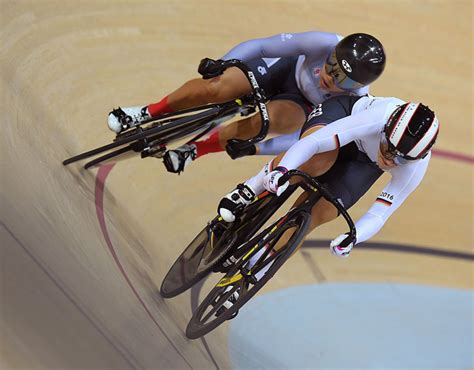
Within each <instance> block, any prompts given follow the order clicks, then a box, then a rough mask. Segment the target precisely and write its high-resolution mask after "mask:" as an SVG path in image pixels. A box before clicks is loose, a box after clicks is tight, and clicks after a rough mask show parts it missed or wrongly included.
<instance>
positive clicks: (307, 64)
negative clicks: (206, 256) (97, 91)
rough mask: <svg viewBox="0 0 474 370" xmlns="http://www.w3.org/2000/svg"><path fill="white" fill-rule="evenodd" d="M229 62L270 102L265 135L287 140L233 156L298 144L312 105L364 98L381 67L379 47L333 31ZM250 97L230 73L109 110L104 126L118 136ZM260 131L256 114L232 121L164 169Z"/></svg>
mask: <svg viewBox="0 0 474 370" xmlns="http://www.w3.org/2000/svg"><path fill="white" fill-rule="evenodd" d="M233 58H237V59H241V60H242V61H244V62H245V63H246V64H248V65H249V67H250V68H251V70H252V71H253V72H254V74H255V76H256V77H257V80H258V82H259V84H260V85H261V87H263V88H264V90H265V91H266V94H267V96H268V97H269V100H270V103H269V104H268V112H269V115H270V133H277V134H290V135H289V136H285V137H283V138H281V139H277V141H276V142H275V140H274V141H271V142H270V143H264V144H260V145H259V147H258V148H253V149H252V148H251V149H250V152H246V153H238V156H243V155H249V154H255V151H258V152H259V153H261V154H270V153H274V152H275V151H281V150H283V149H284V148H286V147H288V146H289V145H290V144H291V143H293V142H295V140H297V138H298V131H299V129H300V128H301V126H302V125H303V123H304V121H305V120H306V118H307V115H308V113H309V112H310V111H311V109H312V107H311V106H312V105H315V104H319V103H321V102H323V101H324V100H326V99H328V98H330V97H332V96H335V95H340V94H348V93H350V94H353V95H364V94H366V93H367V92H368V87H367V85H368V84H369V83H371V82H372V81H374V80H375V79H376V78H377V77H378V76H379V75H380V74H381V73H382V71H383V69H384V66H385V53H384V50H383V47H382V44H381V43H380V42H379V41H378V40H377V39H375V38H374V37H373V36H370V35H366V34H353V35H349V36H347V37H346V38H344V39H342V40H341V37H340V36H338V35H336V34H334V33H326V32H316V31H314V32H304V33H295V34H289V33H284V34H280V35H275V36H272V37H269V38H263V39H258V40H250V41H247V42H244V43H242V44H240V45H238V46H237V47H235V48H234V49H232V50H231V51H229V52H228V53H227V54H226V55H224V56H223V57H222V59H225V60H228V59H233ZM250 91H251V88H250V84H249V83H248V81H247V79H246V77H245V75H244V74H243V73H242V71H240V70H238V69H237V68H235V67H234V68H229V69H228V70H226V71H225V72H224V73H223V74H222V75H221V76H218V77H215V78H212V79H209V80H203V79H195V80H191V81H188V82H187V83H185V84H184V85H183V86H182V87H181V88H179V89H178V90H176V91H175V92H173V93H172V94H170V95H168V96H167V97H165V98H164V99H163V100H161V101H160V102H158V103H156V104H149V105H147V106H144V107H131V108H123V109H118V110H114V111H113V112H111V114H110V115H109V122H108V123H109V127H110V128H111V129H112V130H114V131H115V132H117V133H118V132H120V131H121V130H122V129H123V128H127V127H128V126H133V125H135V124H139V123H140V122H141V121H143V119H146V118H149V117H150V116H151V117H157V116H159V115H160V114H162V113H167V112H172V111H176V110H180V109H186V108H190V107H194V106H199V105H204V104H208V103H216V102H217V103H218V102H223V101H227V100H231V99H235V98H238V97H240V96H243V95H245V94H248V93H250ZM125 122H128V126H127V124H125ZM130 123H131V124H130ZM260 126H261V122H260V117H259V115H254V116H252V117H249V118H246V119H243V120H241V121H238V122H234V123H232V124H230V125H228V126H225V127H223V128H221V129H220V130H219V131H217V132H214V133H213V134H212V135H211V136H210V137H209V138H208V139H206V140H202V141H198V142H196V143H192V144H190V145H186V146H183V147H180V148H178V149H176V150H172V151H169V152H168V153H167V154H166V155H165V164H166V167H167V169H168V170H169V171H170V172H180V171H182V170H183V169H184V166H185V165H187V164H189V163H190V162H191V161H192V160H194V159H196V158H197V157H200V156H202V155H205V154H208V153H212V152H217V151H223V150H224V148H225V146H226V144H227V141H228V140H229V139H232V138H237V139H248V138H250V137H253V136H255V135H256V134H257V133H258V132H259V130H260ZM295 132H296V134H295ZM291 134H292V135H291ZM252 150H253V152H252Z"/></svg>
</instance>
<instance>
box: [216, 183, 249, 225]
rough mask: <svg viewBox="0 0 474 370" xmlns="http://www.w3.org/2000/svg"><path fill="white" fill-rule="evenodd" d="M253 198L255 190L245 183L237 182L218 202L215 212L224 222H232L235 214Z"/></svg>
mask: <svg viewBox="0 0 474 370" xmlns="http://www.w3.org/2000/svg"><path fill="white" fill-rule="evenodd" d="M254 199H255V192H254V191H253V190H252V188H251V187H250V186H248V185H245V184H239V185H237V187H236V188H235V189H234V190H232V191H231V192H230V193H229V194H227V195H226V196H225V197H224V198H222V199H221V201H220V202H219V206H218V208H217V212H218V213H219V215H220V216H221V217H222V218H223V219H224V221H225V222H234V221H235V216H236V215H238V214H239V213H240V212H242V210H243V209H244V208H245V207H246V206H248V205H249V204H250V203H252V201H253V200H254Z"/></svg>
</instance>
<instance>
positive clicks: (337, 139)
mask: <svg viewBox="0 0 474 370" xmlns="http://www.w3.org/2000/svg"><path fill="white" fill-rule="evenodd" d="M334 141H335V142H336V148H337V149H339V148H340V147H341V142H340V141H339V136H338V135H337V134H336V135H334Z"/></svg>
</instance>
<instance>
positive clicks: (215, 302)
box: [186, 211, 310, 339]
mask: <svg viewBox="0 0 474 370" xmlns="http://www.w3.org/2000/svg"><path fill="white" fill-rule="evenodd" d="M309 223H310V215H309V213H307V212H304V211H302V212H297V213H294V214H292V215H291V214H290V215H287V216H284V217H282V218H281V219H280V220H279V221H277V222H276V223H275V224H273V225H272V226H270V227H269V228H267V229H266V230H264V231H262V232H261V233H260V234H259V235H257V236H256V237H255V238H253V239H252V240H251V241H250V242H249V243H247V245H245V246H243V247H241V248H246V249H247V250H248V252H247V254H245V255H244V256H243V257H242V258H241V259H240V260H239V261H237V263H236V264H235V266H233V267H232V268H231V269H230V271H229V272H228V273H227V274H225V276H224V277H223V278H222V279H221V280H220V281H219V282H218V283H217V284H216V285H215V287H214V288H213V289H212V290H211V292H210V293H209V294H208V295H207V297H206V298H205V299H204V300H203V302H202V303H201V304H200V305H199V307H198V308H197V309H196V311H195V312H194V314H193V316H192V318H191V320H190V321H189V324H188V326H187V328H186V336H187V337H188V338H189V339H196V338H199V337H201V336H203V335H205V334H207V333H209V332H210V331H211V330H213V329H215V328H216V327H217V326H219V325H220V324H222V323H223V322H224V321H226V320H228V319H230V318H232V317H234V315H235V314H236V313H237V311H238V310H239V309H240V308H241V307H242V306H243V305H244V304H245V303H246V302H247V301H248V300H249V299H250V298H252V297H253V296H254V295H255V294H256V293H257V292H258V291H259V290H260V289H261V288H262V287H263V286H264V285H265V284H266V283H267V281H268V280H270V279H271V278H272V277H273V276H274V275H275V273H276V272H277V271H278V270H279V269H280V267H281V266H282V265H283V264H284V263H285V261H286V260H287V259H288V258H289V257H290V256H291V255H292V254H293V252H294V251H295V250H296V248H297V247H298V246H299V244H300V243H301V242H302V240H303V238H304V236H305V235H306V231H307V230H308V227H309ZM283 238H284V239H283ZM280 240H282V242H283V240H287V241H285V242H284V244H283V245H281V243H279V241H280ZM277 244H278V245H277ZM262 248H265V251H264V252H263V253H262V252H260V251H261V250H262ZM259 252H260V253H261V256H260V257H259V258H258V260H257V261H256V262H255V264H254V265H253V266H250V264H249V261H250V259H251V258H252V256H254V255H256V254H257V253H259ZM262 275H263V276H262ZM235 293H237V294H238V298H237V299H235ZM232 296H233V297H234V300H235V301H234V302H233V303H232V306H231V307H229V306H228V302H229V299H230V298H231V297H232Z"/></svg>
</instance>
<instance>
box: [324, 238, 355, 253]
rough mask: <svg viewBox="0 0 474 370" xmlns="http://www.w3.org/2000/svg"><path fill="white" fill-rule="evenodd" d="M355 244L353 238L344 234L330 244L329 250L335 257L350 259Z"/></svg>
mask: <svg viewBox="0 0 474 370" xmlns="http://www.w3.org/2000/svg"><path fill="white" fill-rule="evenodd" d="M354 244H355V238H353V237H351V236H350V235H349V234H342V235H339V236H338V237H337V238H336V239H334V240H333V241H332V242H331V244H329V249H331V253H332V254H334V255H335V256H338V257H343V258H347V257H349V253H351V250H352V247H353V246H354Z"/></svg>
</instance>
